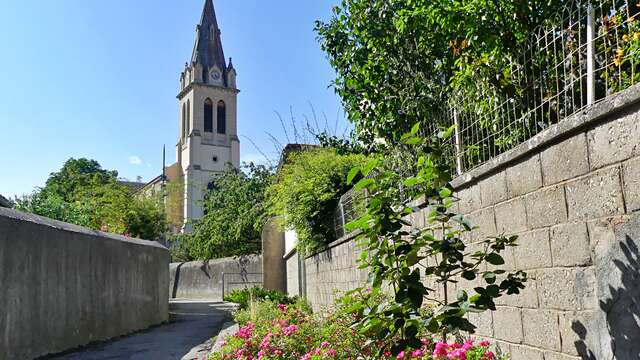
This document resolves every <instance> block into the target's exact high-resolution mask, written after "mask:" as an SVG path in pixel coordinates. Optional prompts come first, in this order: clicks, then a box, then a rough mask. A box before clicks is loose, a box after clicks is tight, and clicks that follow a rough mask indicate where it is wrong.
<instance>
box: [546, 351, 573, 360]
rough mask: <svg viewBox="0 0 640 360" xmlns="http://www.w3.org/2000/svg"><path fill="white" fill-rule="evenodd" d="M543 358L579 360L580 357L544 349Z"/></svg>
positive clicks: (549, 359) (548, 359)
mask: <svg viewBox="0 0 640 360" xmlns="http://www.w3.org/2000/svg"><path fill="white" fill-rule="evenodd" d="M544 360H580V357H577V356H570V355H566V354H561V353H557V352H553V351H545V353H544Z"/></svg>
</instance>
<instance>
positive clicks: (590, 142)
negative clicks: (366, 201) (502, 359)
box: [288, 86, 640, 360]
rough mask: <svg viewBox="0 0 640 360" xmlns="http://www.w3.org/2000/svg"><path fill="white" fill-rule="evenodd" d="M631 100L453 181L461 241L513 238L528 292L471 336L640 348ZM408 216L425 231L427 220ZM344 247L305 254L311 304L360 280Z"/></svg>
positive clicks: (579, 353) (538, 352)
mask: <svg viewBox="0 0 640 360" xmlns="http://www.w3.org/2000/svg"><path fill="white" fill-rule="evenodd" d="M639 99H640V87H638V86H634V87H632V88H630V89H628V90H626V91H623V92H621V93H619V94H617V95H615V96H612V97H611V98H609V99H607V100H606V101H603V102H600V103H599V104H597V105H595V106H593V107H592V108H590V109H588V110H587V111H585V112H584V113H581V114H578V115H575V116H572V117H570V118H568V119H565V120H563V121H562V122H560V123H559V124H557V125H554V126H552V127H550V128H549V129H547V130H546V131H544V132H542V133H540V134H538V135H537V136H535V137H534V138H532V139H531V140H529V141H527V142H525V143H523V144H521V145H520V146H518V147H516V148H515V149H513V150H511V151H509V152H507V153H505V154H503V155H501V156H498V157H497V158H495V159H493V160H492V161H490V162H488V163H486V164H484V165H482V166H480V167H478V168H476V169H475V170H472V171H470V172H468V173H466V174H464V175H463V176H461V177H459V178H457V179H456V180H454V182H453V185H454V187H455V188H456V190H457V194H458V197H459V198H460V201H459V202H458V204H457V210H458V212H460V213H462V214H466V215H467V216H468V218H469V219H470V220H471V221H472V222H473V223H475V224H476V225H478V226H479V229H478V230H476V231H474V232H473V233H472V234H470V236H469V237H468V238H466V239H465V240H466V241H468V242H469V244H473V243H474V242H477V241H480V240H482V239H484V238H486V237H490V236H496V235H498V234H516V235H519V237H520V239H519V244H520V246H518V247H517V248H514V249H512V250H510V251H509V252H508V253H507V256H506V260H507V264H506V268H507V269H512V270H516V269H517V270H525V271H526V272H527V273H528V274H529V277H530V278H531V279H530V280H529V281H528V283H527V288H526V290H524V292H523V293H522V294H521V295H519V296H511V297H505V298H502V299H500V301H499V302H498V303H499V309H498V311H496V312H493V313H491V312H487V313H484V314H481V315H475V316H473V318H472V320H473V322H474V323H476V324H477V325H478V326H479V328H478V335H480V336H483V337H486V338H490V339H494V340H496V341H497V342H498V343H499V344H500V346H501V347H502V349H503V350H506V351H508V352H510V353H511V354H512V355H513V358H514V359H545V360H551V359H553V360H556V359H579V358H585V359H587V358H588V359H611V358H617V359H631V358H637V355H638V354H639V353H640V341H637V339H638V338H640V320H639V319H640V305H639V304H640V282H639V280H638V279H639V278H640V250H639V248H640V211H639V210H640V105H638V100H639ZM411 220H412V223H413V224H414V225H416V226H417V227H420V226H424V224H425V214H424V213H416V214H413V215H411ZM349 240H350V239H349V238H345V239H341V240H339V241H337V242H335V243H334V244H332V246H331V247H330V249H329V250H328V251H326V252H324V253H321V254H317V255H314V256H312V257H310V258H308V259H306V261H305V265H306V272H307V274H306V281H307V294H306V295H307V297H308V298H309V299H310V300H311V302H312V303H313V304H314V307H316V308H319V307H323V306H327V305H330V304H331V303H332V302H333V300H334V298H335V295H334V292H335V291H336V290H338V291H344V290H349V289H351V288H353V287H356V286H357V285H358V284H362V283H364V280H365V279H366V277H365V275H364V274H362V272H361V270H357V267H356V265H355V260H356V259H357V251H356V249H355V248H354V246H353V242H352V241H349ZM288 277H289V278H291V276H290V275H288ZM472 285H473V284H464V283H461V285H460V286H461V287H464V288H469V287H472ZM451 291H452V292H454V291H455V289H451Z"/></svg>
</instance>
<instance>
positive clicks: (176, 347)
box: [49, 300, 233, 360]
mask: <svg viewBox="0 0 640 360" xmlns="http://www.w3.org/2000/svg"><path fill="white" fill-rule="evenodd" d="M232 309H233V305H231V304H229V303H223V302H202V301H187V300H184V301H179V300H172V301H171V303H170V305H169V311H170V322H169V323H168V324H165V325H161V326H157V327H154V328H151V329H149V330H146V331H142V332H139V333H136V334H133V335H130V336H126V337H123V338H120V339H117V340H114V341H110V342H106V343H101V344H97V345H93V346H89V347H87V348H84V349H81V350H78V351H75V352H71V353H66V354H64V355H58V356H54V357H50V358H49V359H56V360H62V359H64V360H106V359H132V360H146V359H153V360H174V359H178V360H180V359H185V360H191V359H198V360H199V359H202V357H203V356H204V355H205V354H206V353H207V352H208V350H209V348H210V347H211V345H212V344H211V341H210V340H211V338H212V337H214V336H215V335H217V333H218V332H219V331H220V329H221V328H222V325H223V324H224V322H225V321H228V319H229V312H230V310H232Z"/></svg>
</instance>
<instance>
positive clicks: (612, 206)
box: [566, 167, 624, 221]
mask: <svg viewBox="0 0 640 360" xmlns="http://www.w3.org/2000/svg"><path fill="white" fill-rule="evenodd" d="M566 194H567V204H568V211H569V220H570V221H575V220H591V219H596V218H600V217H606V216H613V215H617V214H623V213H624V201H623V200H622V188H621V186H620V169H619V168H617V167H613V168H608V169H605V170H602V171H599V172H596V173H594V174H592V175H590V176H587V177H585V178H581V179H578V180H575V181H572V182H570V183H568V184H567V185H566Z"/></svg>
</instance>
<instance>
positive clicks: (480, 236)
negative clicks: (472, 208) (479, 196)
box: [466, 207, 497, 241]
mask: <svg viewBox="0 0 640 360" xmlns="http://www.w3.org/2000/svg"><path fill="white" fill-rule="evenodd" d="M466 217H467V219H468V220H469V221H471V223H472V224H473V225H474V226H475V227H476V229H474V230H473V234H472V236H471V239H470V240H472V241H483V240H486V239H487V238H490V237H495V236H496V235H497V231H496V218H495V214H494V209H493V207H488V208H485V209H482V210H478V211H476V212H473V213H471V214H469V215H467V216H466Z"/></svg>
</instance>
